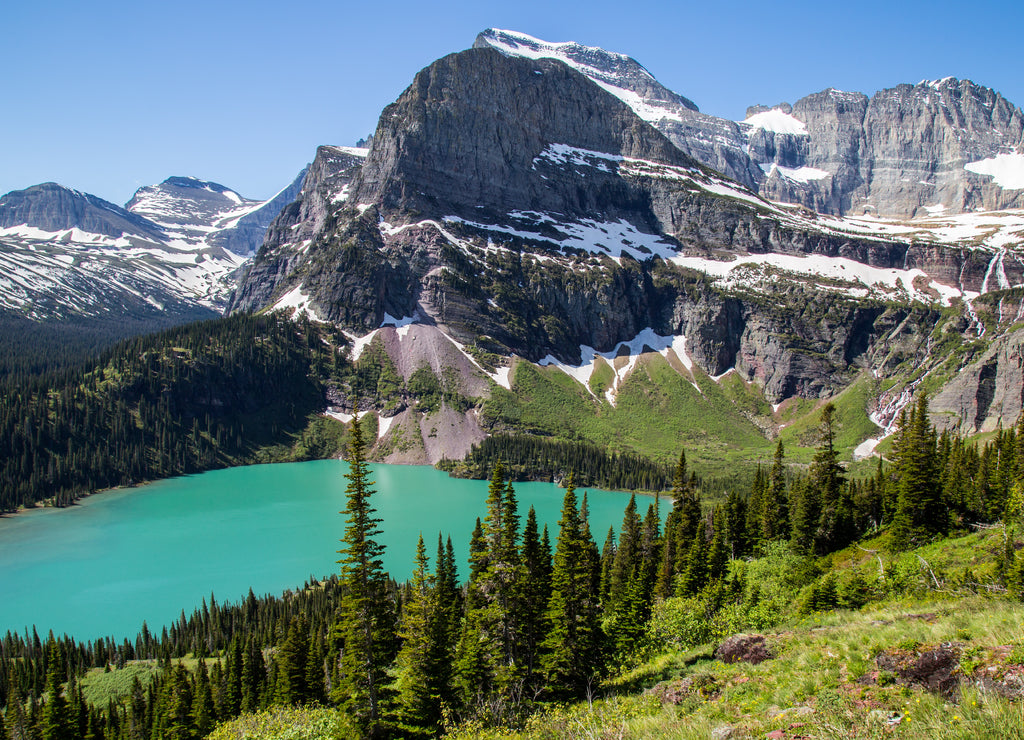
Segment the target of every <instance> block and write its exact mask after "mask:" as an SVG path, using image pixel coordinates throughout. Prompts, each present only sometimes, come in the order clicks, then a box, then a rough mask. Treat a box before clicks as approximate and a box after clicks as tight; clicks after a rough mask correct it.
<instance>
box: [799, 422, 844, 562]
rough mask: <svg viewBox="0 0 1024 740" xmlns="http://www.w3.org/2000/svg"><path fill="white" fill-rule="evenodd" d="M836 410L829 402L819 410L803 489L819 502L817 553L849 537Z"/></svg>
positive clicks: (815, 545)
mask: <svg viewBox="0 0 1024 740" xmlns="http://www.w3.org/2000/svg"><path fill="white" fill-rule="evenodd" d="M835 412H836V407H835V406H834V405H833V404H832V403H831V402H829V403H826V404H825V406H824V407H823V408H822V410H821V424H820V426H819V427H818V435H819V441H818V449H817V451H816V452H815V453H814V459H813V460H812V461H811V469H810V475H809V478H808V481H807V491H805V494H806V495H808V498H810V497H812V496H813V499H814V500H815V502H816V503H817V504H818V506H819V509H818V522H817V529H816V531H815V533H814V548H815V552H816V553H817V554H819V555H824V554H825V553H828V552H832V551H833V550H837V549H839V548H840V547H843V546H845V545H846V544H848V543H849V542H850V540H851V539H852V528H853V506H852V502H850V501H849V499H848V497H846V496H844V487H843V483H844V478H843V472H844V471H843V467H842V465H840V464H839V453H838V452H837V451H836V449H835V434H836V430H835V425H836V419H835Z"/></svg>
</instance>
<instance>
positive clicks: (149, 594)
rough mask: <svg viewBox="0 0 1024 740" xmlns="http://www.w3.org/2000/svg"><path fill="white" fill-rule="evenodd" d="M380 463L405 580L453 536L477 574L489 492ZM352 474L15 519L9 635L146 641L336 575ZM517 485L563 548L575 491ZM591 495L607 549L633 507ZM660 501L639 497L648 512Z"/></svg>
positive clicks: (325, 471)
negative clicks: (142, 631) (146, 635)
mask: <svg viewBox="0 0 1024 740" xmlns="http://www.w3.org/2000/svg"><path fill="white" fill-rule="evenodd" d="M370 467H371V470H372V472H373V480H374V481H375V482H376V483H375V485H374V489H375V490H376V493H375V494H374V495H373V497H372V499H371V501H372V503H373V505H374V507H375V508H376V509H377V512H378V516H379V517H380V518H381V519H382V520H383V521H382V524H381V528H382V530H383V534H382V536H381V537H380V540H381V541H382V542H383V543H384V544H385V545H386V548H387V549H386V554H385V558H384V567H385V568H387V570H388V571H390V573H391V575H392V577H394V578H396V579H398V580H400V581H401V580H405V579H406V578H408V577H409V575H410V574H411V573H412V567H413V552H414V550H415V547H416V539H417V537H418V536H419V534H420V533H421V532H422V533H423V537H424V540H425V541H426V543H427V550H428V553H430V556H431V562H433V557H434V554H435V552H436V547H437V535H438V532H441V533H443V534H444V536H445V537H447V536H449V535H450V536H451V538H452V543H453V544H454V546H455V548H456V557H457V563H458V566H459V577H460V579H462V578H465V577H466V574H467V572H468V566H467V564H466V558H467V557H468V547H469V538H470V535H471V534H472V531H473V525H474V523H475V520H476V517H478V516H479V517H483V516H484V513H485V501H486V499H487V482H486V481H470V480H459V479H455V478H449V477H448V475H447V474H446V473H443V472H441V471H438V470H434V469H433V468H429V467H421V466H403V465H372V466H370ZM347 470H348V466H347V465H346V463H344V462H341V461H339V460H318V461H314V462H305V463H290V464H278V465H254V466H250V467H242V468H231V469H228V470H217V471H212V472H209V473H203V474H200V475H193V476H186V477H183V478H174V479H171V480H165V481H159V482H156V483H152V484H149V485H145V486H140V487H138V488H133V489H125V490H117V491H110V492H107V493H102V494H99V495H96V496H91V497H89V498H86V499H84V500H83V501H81V502H80V503H79V504H78V505H76V506H73V507H70V508H67V509H41V510H33V511H29V512H26V513H24V514H19V515H17V516H12V517H6V518H2V519H0V633H3V632H5V631H7V630H11V631H17V632H21V631H22V630H24V629H25V628H26V627H27V626H28V627H31V626H32V625H35V626H36V628H37V629H38V631H39V634H40V635H42V636H45V635H46V633H47V632H48V631H49V630H53V631H54V633H55V634H58V635H59V634H62V633H66V634H69V635H72V636H74V637H76V638H78V639H83V640H91V639H95V638H97V637H100V636H106V635H113V636H114V637H115V638H117V639H122V638H125V637H134V636H135V633H136V632H138V630H139V628H140V627H141V626H142V622H143V620H145V621H146V623H147V624H148V626H149V627H150V629H151V630H154V631H159V629H160V628H161V627H162V626H163V625H165V624H169V623H170V622H172V621H174V620H175V619H177V618H178V616H179V615H180V613H181V611H182V609H184V610H185V612H186V613H189V614H190V613H191V611H192V609H193V608H195V607H196V606H198V605H199V604H200V603H201V602H202V600H203V599H204V598H206V599H207V600H209V598H210V594H211V592H212V593H213V594H214V596H215V597H216V599H217V601H218V602H221V603H223V602H226V601H232V602H237V601H238V600H239V599H241V598H243V597H244V596H245V595H246V594H247V593H248V591H249V589H250V588H251V589H252V590H253V592H254V593H256V594H257V595H262V594H265V593H271V594H279V593H281V592H282V591H284V590H286V589H289V588H292V589H294V588H298V587H300V586H301V585H302V584H303V583H304V582H305V581H306V580H307V579H309V578H310V577H314V578H322V577H325V576H328V575H330V574H332V573H336V572H338V566H337V565H336V562H335V561H336V560H337V559H338V555H337V552H336V551H337V549H338V547H339V546H340V545H339V542H338V540H339V538H340V537H341V536H342V535H343V533H344V525H345V522H344V517H343V516H342V515H341V514H339V513H338V512H339V511H340V510H341V509H342V508H344V506H345V485H346V483H347V481H346V480H345V478H344V475H345V473H346V472H347ZM515 489H516V495H517V496H518V498H519V505H520V513H521V514H522V516H523V520H524V521H525V518H526V512H527V511H528V510H529V508H530V506H533V507H534V508H535V509H536V511H537V519H538V522H539V523H540V526H543V524H544V523H547V525H548V529H549V533H550V536H551V541H552V546H554V542H555V538H556V537H557V534H558V531H557V530H558V519H559V514H560V510H561V506H562V497H563V496H564V493H565V492H564V490H562V489H560V488H558V487H556V486H554V485H553V484H550V483H516V484H515ZM584 491H587V493H588V494H589V496H588V501H589V504H590V524H591V531H592V532H593V534H594V537H595V539H596V540H597V543H598V546H599V547H600V546H601V544H602V543H603V542H604V539H605V535H606V533H607V531H608V527H609V525H613V526H614V527H615V529H616V531H617V530H618V529H619V527H620V526H621V524H622V513H623V509H624V508H625V506H626V504H627V503H628V501H629V497H628V494H624V493H619V492H609V491H600V490H594V489H580V490H578V491H577V495H578V496H580V497H582V494H583V492H584ZM651 501H653V499H648V498H646V497H645V498H644V499H643V500H642V501H638V508H640V510H641V511H640V513H641V516H642V515H643V513H644V512H645V511H646V509H647V504H648V503H649V502H651ZM665 508H666V507H664V506H663V507H662V513H663V515H664V514H665V513H666V512H665Z"/></svg>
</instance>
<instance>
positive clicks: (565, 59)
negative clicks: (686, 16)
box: [486, 28, 683, 123]
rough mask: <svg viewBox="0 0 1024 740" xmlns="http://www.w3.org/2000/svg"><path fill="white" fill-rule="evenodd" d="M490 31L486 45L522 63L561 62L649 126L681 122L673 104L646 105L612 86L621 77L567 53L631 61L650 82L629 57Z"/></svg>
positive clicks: (570, 43) (565, 43)
mask: <svg viewBox="0 0 1024 740" xmlns="http://www.w3.org/2000/svg"><path fill="white" fill-rule="evenodd" d="M491 30H493V31H494V32H495V34H497V35H496V36H488V37H487V38H486V41H487V43H488V44H490V45H491V46H493V47H494V48H495V49H497V50H498V51H500V52H502V53H503V54H506V55H508V56H517V57H525V58H526V59H555V60H557V61H559V62H562V63H563V64H565V65H567V66H569V67H571V68H572V69H575V70H576V71H577V72H579V73H581V74H583V75H586V76H587V77H589V78H590V79H591V80H592V81H593V82H595V83H597V84H598V85H600V86H601V87H602V88H604V90H606V91H607V92H609V93H611V94H612V95H614V96H615V97H617V98H618V99H619V100H621V101H622V102H623V103H625V104H626V105H628V106H629V107H630V108H632V109H633V112H634V113H636V114H637V115H638V116H640V118H642V119H643V120H645V121H647V122H649V123H655V122H657V121H660V120H662V119H664V118H669V119H672V120H674V121H682V120H683V119H682V116H680V115H679V113H677V112H676V111H675V110H674V108H675V105H674V104H672V103H670V102H667V101H666V102H665V103H664V107H662V106H661V105H658V104H657V103H659V102H661V101H652V102H648V101H647V100H644V99H643V98H642V97H641V96H640V94H639V93H637V92H634V91H633V90H629V89H627V88H625V87H622V86H621V85H617V84H615V82H614V80H617V79H618V80H621V79H622V78H621V77H617V76H616V75H615V74H614V73H612V72H608V71H605V70H601V69H598V68H597V67H594V66H591V65H589V64H584V63H583V62H579V61H577V60H576V59H573V58H572V57H571V56H570V55H569V54H568V53H567V52H568V51H575V50H581V51H583V52H584V53H591V54H594V53H600V54H607V55H608V56H609V57H612V58H615V59H619V60H622V61H632V62H633V63H635V64H636V65H637V67H639V69H640V71H641V72H642V74H645V75H647V76H648V77H649V78H650V79H652V80H654V75H652V74H651V73H650V72H648V71H647V70H646V69H644V68H643V66H641V65H640V64H639V63H638V62H636V60H631V59H630V57H628V56H626V55H625V54H617V53H615V52H610V51H607V50H605V49H601V48H599V47H596V46H584V45H582V44H578V43H576V42H575V41H561V42H549V41H542V40H541V39H538V38H534V37H533V36H528V35H527V34H525V33H519V32H518V31H503V30H501V29H497V28H495V29H491Z"/></svg>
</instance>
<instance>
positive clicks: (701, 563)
mask: <svg viewBox="0 0 1024 740" xmlns="http://www.w3.org/2000/svg"><path fill="white" fill-rule="evenodd" d="M681 566H682V567H681V569H680V573H679V578H678V579H677V582H676V584H677V585H676V595H677V596H694V595H696V594H698V593H700V591H701V589H703V588H704V586H706V585H707V582H708V543H707V530H706V528H705V524H704V522H703V520H702V521H701V522H700V524H699V525H698V527H697V531H696V532H694V535H693V539H692V540H691V541H690V546H689V547H688V548H687V551H686V558H685V559H683V560H682V561H681Z"/></svg>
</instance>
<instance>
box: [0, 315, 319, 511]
mask: <svg viewBox="0 0 1024 740" xmlns="http://www.w3.org/2000/svg"><path fill="white" fill-rule="evenodd" d="M334 354H335V353H334V352H333V351H332V349H331V347H329V346H326V345H325V344H324V343H323V342H322V341H321V336H320V330H319V329H317V328H315V327H313V326H311V325H310V324H309V323H305V322H300V323H297V324H296V323H292V322H290V321H287V320H285V319H283V318H281V317H279V316H253V315H238V316H232V317H230V318H226V319H219V320H215V321H208V322H201V323H197V324H191V325H188V326H184V327H178V328H175V329H170V330H168V331H165V332H162V333H159V334H155V335H150V336H147V337H142V338H136V339H131V340H128V341H126V342H123V343H121V344H119V345H117V346H116V347H114V348H112V349H110V350H108V351H106V352H105V353H104V354H103V355H102V356H101V357H100V359H99V360H98V361H97V362H95V363H91V364H89V365H87V366H78V367H74V368H64V369H62V370H60V371H58V372H54V373H49V374H45V375H42V376H33V377H24V378H21V379H19V380H14V379H11V380H10V381H9V382H7V383H5V384H4V387H3V393H2V395H0V511H12V510H15V509H17V508H18V507H21V506H29V505H33V504H35V503H36V502H39V501H44V500H51V501H52V502H53V503H55V504H56V505H58V506H63V505H67V504H69V503H71V502H72V501H74V500H75V499H76V498H78V497H79V496H81V495H83V494H87V493H89V492H92V491H96V490H99V489H103V488H110V487H114V486H123V485H132V484H135V483H139V482H141V481H145V480H153V479H157V478H166V477H170V476H174V475H182V474H186V473H194V472H199V471H202V470H209V469H211V468H217V467H224V466H226V465H230V464H240V463H245V462H252V461H253V460H254V454H255V453H256V451H257V450H258V449H259V447H260V446H261V445H263V444H268V443H269V442H273V441H279V440H280V439H281V438H282V437H283V436H284V434H285V433H286V432H295V431H298V430H301V429H302V428H303V426H304V425H305V423H306V419H307V417H308V415H309V414H311V413H313V412H316V411H320V410H321V408H322V404H323V392H322V390H321V388H320V386H319V381H318V380H317V378H318V377H319V375H318V374H317V372H316V368H317V367H320V366H324V367H326V366H328V364H329V363H334V362H336V360H334V358H333V355H334Z"/></svg>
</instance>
